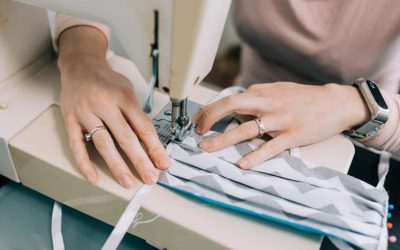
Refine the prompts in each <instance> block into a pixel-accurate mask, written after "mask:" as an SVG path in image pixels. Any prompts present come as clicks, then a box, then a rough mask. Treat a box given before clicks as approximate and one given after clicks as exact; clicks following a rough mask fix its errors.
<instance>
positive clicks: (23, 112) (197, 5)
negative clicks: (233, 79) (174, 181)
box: [0, 0, 354, 249]
mask: <svg viewBox="0 0 400 250" xmlns="http://www.w3.org/2000/svg"><path fill="white" fill-rule="evenodd" d="M22 2H27V3H30V4H34V5H36V6H41V7H46V8H49V9H53V10H65V12H67V13H69V14H75V15H79V16H85V17H88V18H91V19H94V20H99V21H105V22H106V23H108V24H109V25H110V26H111V27H112V29H113V31H114V32H116V34H117V36H118V35H119V38H120V40H121V42H122V43H123V45H124V47H125V49H126V51H127V52H128V54H129V56H130V57H131V58H132V61H134V62H135V65H136V66H137V68H136V67H135V65H133V64H132V62H131V61H129V60H127V59H124V58H121V57H118V56H111V57H110V58H109V59H108V61H109V63H110V65H111V66H112V67H113V68H114V69H115V70H116V71H118V72H120V73H122V74H124V75H125V76H127V77H128V78H129V79H130V80H131V81H132V82H134V83H135V89H136V92H137V95H138V98H139V99H140V101H142V100H143V98H144V96H145V95H146V94H145V93H146V91H147V84H146V82H145V81H144V80H143V78H142V77H141V76H140V75H141V74H142V75H143V76H144V77H145V78H146V79H149V78H150V75H151V58H150V56H149V55H150V49H149V48H150V47H149V45H150V44H151V43H152V41H153V37H152V36H153V34H154V33H153V23H152V22H153V20H154V19H153V14H154V9H159V10H160V12H159V13H160V20H161V21H160V25H161V26H160V38H159V49H160V72H159V77H160V85H159V88H160V89H163V87H168V88H169V90H170V92H169V95H171V96H176V97H179V98H181V97H186V96H188V95H189V92H190V90H191V87H190V85H189V84H188V83H191V84H196V85H197V84H198V82H200V81H201V79H203V78H204V76H205V75H206V74H207V73H208V72H209V70H210V68H211V66H212V61H210V60H213V59H214V57H215V53H216V50H217V46H218V40H219V37H218V36H217V37H213V38H212V39H210V41H209V42H208V41H205V40H204V38H205V37H206V36H205V35H207V36H212V33H209V32H207V30H206V28H207V27H205V26H203V25H204V23H185V25H178V24H177V23H174V22H182V19H184V18H185V16H184V13H185V15H192V14H193V15H195V14H196V13H198V15H201V13H209V14H210V15H211V14H213V15H217V14H218V15H226V13H225V12H224V11H226V12H227V11H228V7H229V0H218V1H217V0H209V1H201V0H196V1H187V0H175V1H162V0H160V1H157V0H154V1H146V4H138V3H139V1H119V2H120V3H121V4H126V5H125V6H122V5H121V6H120V7H121V8H120V9H118V11H119V10H121V11H124V12H121V13H115V12H116V11H111V8H112V6H114V5H116V2H117V1H106V0H104V1H94V0H93V1H77V0H74V1H54V0H53V1H51V0H35V1H33V0H32V1H30V0H22ZM100 2H101V3H100ZM111 2H112V4H111ZM177 2H179V3H180V4H179V6H178V5H174V3H177ZM101 4H104V6H106V7H105V8H100V7H99V8H97V7H96V6H99V5H101ZM177 6H178V7H177ZM213 6H214V7H215V6H217V7H218V6H219V8H220V9H218V10H215V11H209V12H207V11H205V12H201V11H200V12H199V10H206V9H207V8H213ZM227 6H228V7H227ZM0 7H2V8H0V20H7V21H6V22H2V23H1V24H0V55H1V56H0V121H1V123H0V174H1V175H4V176H6V177H8V178H10V179H11V180H14V181H17V182H21V183H22V184H23V185H25V186H27V187H30V188H32V189H34V190H36V191H38V192H40V193H43V194H45V195H46V196H49V197H51V198H53V199H55V200H58V201H60V202H61V203H63V204H65V205H68V206H70V207H73V208H75V209H77V210H79V211H81V212H84V213H86V214H89V215H91V216H93V217H95V218H98V219H99V220H102V221H104V222H106V223H109V224H115V223H116V221H117V219H118V217H119V216H120V214H121V213H122V211H123V209H124V208H125V206H126V205H127V203H128V201H129V200H130V199H131V197H132V196H133V195H135V193H136V192H137V190H138V189H139V187H140V186H141V185H142V184H141V182H140V181H138V180H137V181H136V182H135V183H136V185H135V186H134V187H133V188H131V189H130V190H126V189H124V188H122V187H121V186H119V185H118V184H117V183H116V182H115V181H114V180H113V178H112V177H111V175H110V173H109V171H108V169H107V168H106V166H105V165H104V163H103V162H102V160H101V158H100V156H99V155H98V154H97V153H96V152H95V150H94V149H93V148H91V147H89V151H90V154H91V158H92V159H93V160H94V161H95V162H96V163H97V164H98V165H99V166H100V170H99V180H98V182H97V183H96V185H90V184H89V183H87V182H86V181H85V180H84V178H83V177H82V176H81V175H80V173H79V172H78V170H77V169H76V168H75V167H74V164H73V160H72V156H71V154H70V152H69V149H68V144H67V139H66V133H65V130H64V126H63V120H62V116H61V112H60V108H59V105H58V100H59V91H60V83H59V73H58V69H57V66H56V63H55V57H54V54H53V53H52V51H51V50H52V49H51V39H50V30H49V25H48V21H47V13H46V11H45V9H38V8H35V7H30V6H26V5H23V4H20V3H15V2H12V1H5V2H4V4H3V6H0ZM181 8H183V9H181ZM90 9H91V10H90ZM221 9H222V10H221ZM85 10H90V12H85ZM106 10H107V11H106ZM196 11H197V12H196ZM221 11H222V13H221ZM165 13H167V14H168V15H167V14H165ZM172 13H175V14H176V13H182V16H180V17H178V18H177V19H172V18H171V17H172V15H170V14H172ZM178 16H179V14H178ZM124 17H125V18H124ZM215 17H216V16H214V18H215ZM207 18H209V20H210V22H211V24H212V26H213V27H215V26H216V25H217V26H218V25H223V22H222V23H217V22H216V21H215V20H214V19H213V18H210V17H209V16H207ZM195 19H196V18H194V19H193V20H195ZM200 19H201V18H200ZM200 19H197V20H200ZM223 19H225V17H223ZM121 23H124V25H125V24H126V26H125V27H121V26H120V24H121ZM190 25H193V26H190ZM176 26H181V28H182V29H185V30H182V31H179V34H180V35H183V34H185V36H187V39H186V38H185V39H182V41H186V42H185V43H184V44H180V43H179V42H177V43H174V42H168V41H172V40H173V39H174V37H175V36H174V35H173V34H172V33H169V32H167V31H168V30H170V29H171V27H176ZM185 27H186V28H185ZM193 27H196V29H195V28H193ZM131 28H132V29H133V30H138V32H139V33H140V32H141V33H140V34H142V35H141V36H140V37H142V38H143V40H137V39H135V37H137V36H138V35H137V34H138V33H135V32H126V30H127V29H128V30H130V29H131ZM216 29H219V27H216ZM221 29H222V27H221ZM134 33H135V35H133V34H134ZM201 34H203V35H201ZM202 37H203V38H202ZM171 39H172V40H171ZM208 43H209V46H206V45H207V44H208ZM211 43H214V44H213V45H211ZM131 44H136V45H137V47H135V49H134V48H132V47H133V46H130V45H131ZM185 50H187V51H186V52H185ZM189 50H192V51H191V52H190V51H189ZM175 51H180V52H182V53H180V52H179V53H176V52H175ZM204 51H206V52H208V53H210V54H209V55H208V56H204V53H203V52H204ZM189 52H190V53H189ZM172 54H173V55H174V56H171V55H172ZM185 56H186V58H184V57H185ZM188 56H191V57H192V58H188ZM187 61H192V62H196V63H192V64H188V63H183V62H187ZM182 64H185V65H182ZM176 70H179V71H181V70H184V72H182V73H180V74H174V72H176ZM139 72H140V73H139ZM177 75H179V77H178V76H177ZM174 77H177V78H174ZM171 86H172V87H171ZM188 86H189V87H188ZM164 89H165V88H164ZM215 94H216V92H215V91H213V90H210V89H207V88H204V87H202V86H196V87H195V91H193V92H192V94H190V95H189V98H190V99H191V100H193V101H195V102H198V103H200V104H206V103H207V101H208V100H209V99H211V97H213V95H215ZM168 103H169V96H168V95H166V94H163V93H161V92H157V91H156V92H155V98H154V107H153V111H152V112H151V113H150V114H149V116H150V117H154V116H155V115H156V114H157V113H158V112H159V111H160V110H162V109H163V108H164V107H165V106H166V105H167V104H168ZM300 151H301V155H302V157H304V158H305V159H307V160H310V161H313V162H316V163H320V164H323V165H325V166H327V167H331V168H333V169H336V170H338V171H342V172H346V171H347V170H348V167H349V165H350V162H351V159H352V156H353V153H354V148H353V146H352V144H351V143H350V141H348V140H347V139H345V138H343V137H341V136H335V137H333V138H331V139H328V140H326V141H323V142H321V143H318V144H315V145H310V146H307V147H303V148H301V150H300ZM142 213H143V214H144V219H149V218H152V217H154V216H156V215H159V216H160V217H159V218H158V219H157V220H155V221H154V222H152V223H149V224H143V225H140V226H139V227H137V228H136V229H134V230H132V229H131V230H130V231H129V232H130V233H132V234H135V235H137V236H139V237H141V238H143V239H145V240H146V241H148V242H149V243H150V244H152V245H154V246H157V247H160V248H167V249H187V248H188V246H190V249H247V248H248V246H249V244H251V247H252V249H263V248H265V246H268V247H269V248H270V249H274V248H276V249H294V248H296V249H319V244H320V240H321V237H319V236H315V235H314V236H313V235H310V234H305V233H301V232H299V231H296V230H292V229H289V228H287V227H285V226H280V225H278V224H275V223H269V222H264V221H260V220H256V219H254V218H251V217H249V216H242V215H239V214H237V213H233V212H229V211H227V210H224V209H218V208H215V207H210V206H205V205H204V204H202V203H200V202H197V201H194V200H192V199H188V198H185V197H183V196H180V195H178V194H176V193H174V192H172V191H170V190H167V189H165V188H163V187H161V186H156V187H155V188H154V189H153V191H152V192H151V194H150V195H149V197H148V199H147V200H146V202H145V203H144V205H143V207H142Z"/></svg>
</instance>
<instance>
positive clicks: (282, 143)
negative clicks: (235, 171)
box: [239, 134, 290, 169]
mask: <svg viewBox="0 0 400 250" xmlns="http://www.w3.org/2000/svg"><path fill="white" fill-rule="evenodd" d="M289 142H290V139H289V138H288V136H287V135H286V134H281V135H279V136H277V137H275V138H273V139H272V140H270V141H268V142H266V143H264V144H263V145H261V147H260V148H259V149H258V150H256V151H254V152H252V153H250V154H248V155H246V156H245V157H243V158H242V159H241V160H240V161H239V167H240V168H243V169H249V168H252V167H255V166H257V165H258V164H260V163H262V162H264V161H266V160H268V159H270V158H271V157H273V156H275V155H277V154H279V153H280V152H282V151H284V150H286V149H288V148H289V147H290V145H289Z"/></svg>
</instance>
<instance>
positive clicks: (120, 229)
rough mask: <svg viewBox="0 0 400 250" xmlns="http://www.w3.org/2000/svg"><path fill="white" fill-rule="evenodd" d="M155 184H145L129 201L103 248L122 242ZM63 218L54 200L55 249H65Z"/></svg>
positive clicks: (113, 248)
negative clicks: (62, 229) (62, 230)
mask: <svg viewBox="0 0 400 250" xmlns="http://www.w3.org/2000/svg"><path fill="white" fill-rule="evenodd" d="M152 188H153V186H149V185H143V186H142V187H141V188H140V189H139V191H138V192H137V193H136V194H135V196H134V197H133V198H132V200H131V201H130V202H129V204H128V206H127V207H126V208H125V210H124V212H123V213H122V215H121V217H120V218H119V220H118V222H117V224H116V225H115V227H114V229H113V231H112V232H111V234H110V236H108V239H107V240H106V242H105V243H104V245H103V247H102V248H101V249H102V250H115V249H117V247H118V246H119V244H120V243H121V240H122V238H123V237H124V235H125V234H126V232H127V231H128V229H129V226H130V225H131V224H132V222H133V221H134V219H135V218H136V214H137V213H138V211H139V209H140V207H141V206H142V204H143V202H144V200H145V198H146V197H147V195H148V194H149V193H150V191H151V189H152ZM61 218H62V208H61V205H60V204H59V203H58V202H54V206H53V214H52V220H51V237H52V240H53V249H54V250H64V249H65V247H64V240H63V236H62V232H61ZM157 218H158V216H157V217H155V218H153V219H151V220H149V221H144V222H136V223H135V225H136V224H143V223H149V222H152V221H154V220H155V219H157Z"/></svg>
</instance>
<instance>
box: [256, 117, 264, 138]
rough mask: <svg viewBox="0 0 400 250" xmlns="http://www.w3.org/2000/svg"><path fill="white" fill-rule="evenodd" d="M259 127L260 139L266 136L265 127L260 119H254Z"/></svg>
mask: <svg viewBox="0 0 400 250" xmlns="http://www.w3.org/2000/svg"><path fill="white" fill-rule="evenodd" d="M254 121H255V122H256V124H257V127H258V137H261V136H263V135H264V134H265V126H264V123H263V121H262V120H261V119H260V118H256V119H254Z"/></svg>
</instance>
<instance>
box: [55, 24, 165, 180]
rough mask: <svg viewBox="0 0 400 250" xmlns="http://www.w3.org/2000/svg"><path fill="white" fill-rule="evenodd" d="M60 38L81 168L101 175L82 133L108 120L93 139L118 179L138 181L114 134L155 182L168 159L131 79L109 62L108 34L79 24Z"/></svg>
mask: <svg viewBox="0 0 400 250" xmlns="http://www.w3.org/2000/svg"><path fill="white" fill-rule="evenodd" d="M76 39H78V40H76ZM59 44H60V56H59V61H58V62H59V68H60V71H61V86H62V88H61V98H60V99H61V108H62V113H63V116H64V122H65V127H66V129H67V134H68V139H69V146H70V149H71V151H72V155H73V157H74V159H75V162H76V164H77V166H78V168H79V170H80V171H81V172H82V173H83V174H84V175H85V177H86V178H87V179H88V180H89V181H90V182H92V183H93V182H95V181H96V178H97V172H96V168H95V166H94V164H93V163H92V162H91V161H90V159H89V155H88V152H87V150H86V145H85V142H84V138H83V133H84V132H87V131H90V130H91V129H93V128H95V127H97V126H102V125H104V126H106V127H107V128H108V130H107V129H101V130H99V131H98V132H96V133H95V134H94V135H93V138H92V140H93V142H94V145H95V147H96V149H97V150H98V152H99V153H100V155H101V156H102V157H103V159H104V161H105V162H106V164H107V165H108V167H109V169H110V171H111V173H112V174H113V176H114V177H115V179H116V180H117V181H118V182H119V183H120V184H121V185H122V186H124V187H126V188H128V187H130V186H132V184H133V174H132V172H131V170H130V169H129V167H128V164H126V162H125V161H124V159H123V157H122V156H121V155H120V153H119V152H118V150H117V147H116V145H115V144H114V141H113V137H114V138H115V141H116V143H117V144H118V145H119V147H120V148H121V149H122V150H123V151H124V153H125V154H126V156H127V157H128V159H129V161H130V162H131V163H132V165H133V166H134V168H135V169H136V171H137V173H138V175H139V176H140V177H141V179H142V180H143V181H144V182H145V183H147V184H153V183H155V182H156V181H157V179H158V171H157V170H156V168H159V169H165V168H167V167H168V165H169V161H168V156H167V153H166V151H165V149H164V147H163V145H162V144H161V142H160V141H159V139H158V136H157V133H156V131H155V129H154V126H153V124H152V123H151V121H150V120H149V119H148V118H147V116H146V115H145V113H144V112H143V111H142V109H141V107H140V105H139V104H138V102H137V101H136V97H135V94H134V89H133V87H132V84H131V82H130V81H129V80H128V79H127V78H125V77H124V76H123V75H121V74H119V73H117V72H115V71H113V70H112V69H111V68H110V67H109V66H108V64H107V62H106V60H105V51H106V48H107V42H106V41H105V39H104V37H103V35H102V34H101V33H100V31H98V30H96V29H94V28H91V27H86V26H85V27H76V28H72V29H69V30H67V31H65V32H64V33H63V34H62V35H61V37H60V40H59ZM71 46H72V47H71ZM140 140H141V141H142V142H143V144H144V147H145V149H144V148H143V147H142V145H141V143H140V142H139V141H140ZM155 167H156V168H155Z"/></svg>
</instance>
